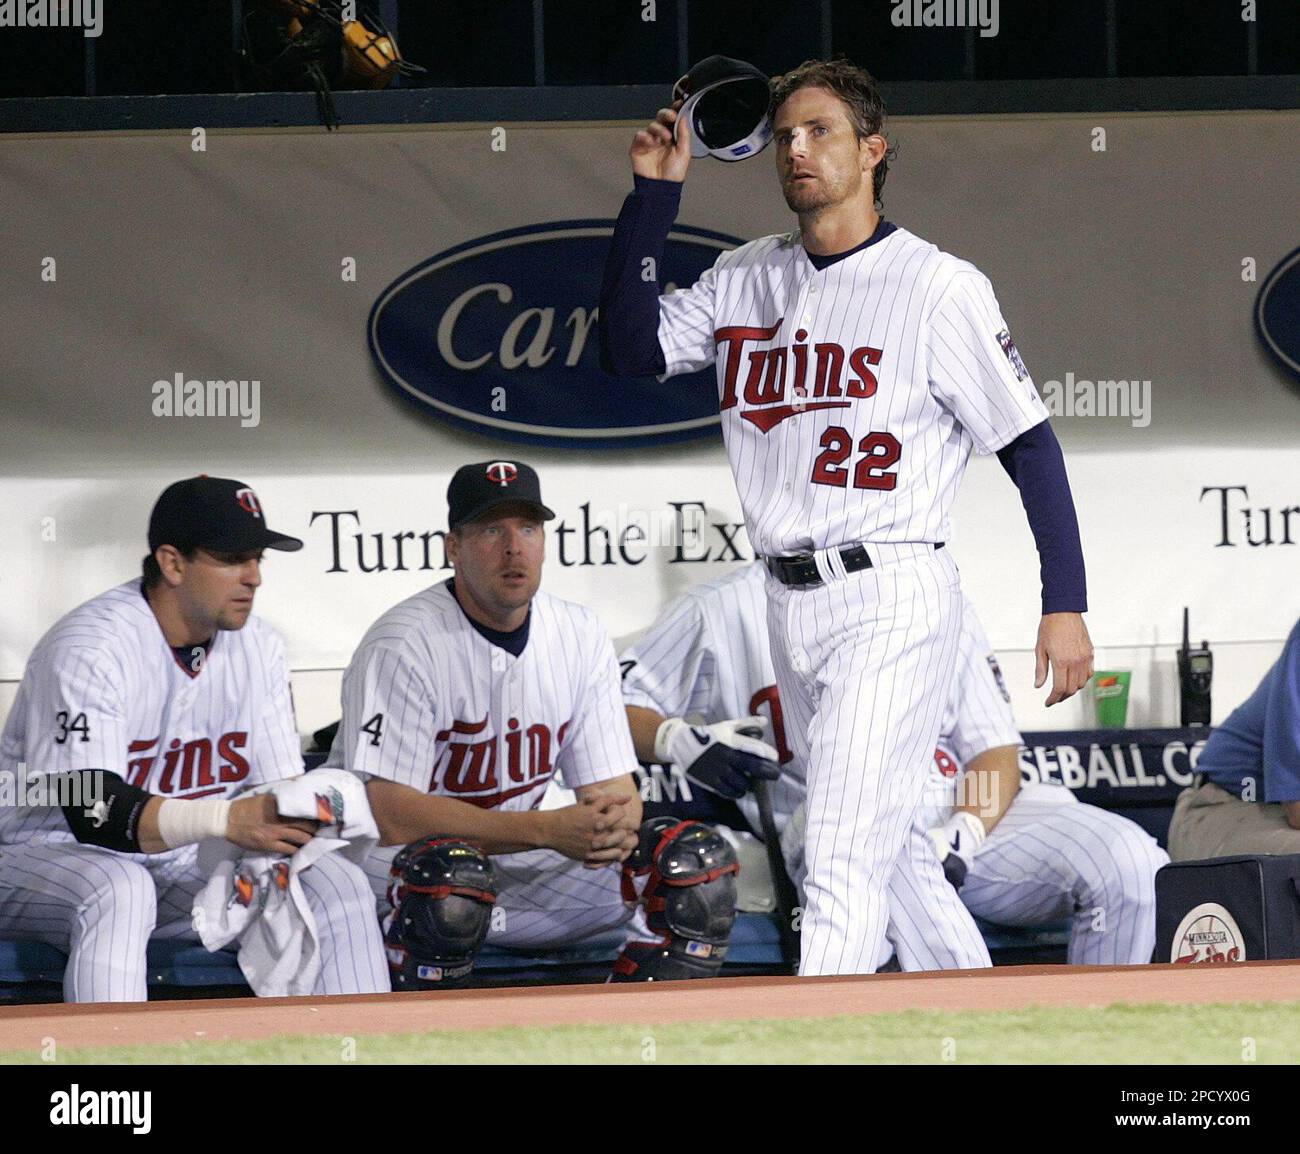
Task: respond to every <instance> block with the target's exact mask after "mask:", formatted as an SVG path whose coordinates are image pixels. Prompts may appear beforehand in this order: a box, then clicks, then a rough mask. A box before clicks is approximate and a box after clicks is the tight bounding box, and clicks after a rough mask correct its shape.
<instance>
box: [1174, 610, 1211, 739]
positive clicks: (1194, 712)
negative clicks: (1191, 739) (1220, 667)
mask: <svg viewBox="0 0 1300 1154" xmlns="http://www.w3.org/2000/svg"><path fill="white" fill-rule="evenodd" d="M1213 676H1214V655H1213V654H1212V653H1211V652H1210V644H1209V642H1208V641H1202V642H1201V647H1200V648H1199V649H1191V648H1189V646H1188V641H1187V609H1186V607H1184V609H1183V647H1182V648H1181V649H1180V650H1179V651H1178V689H1179V696H1180V698H1181V704H1182V724H1183V725H1209V724H1210V680H1211V679H1212V678H1213Z"/></svg>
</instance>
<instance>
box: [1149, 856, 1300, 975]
mask: <svg viewBox="0 0 1300 1154" xmlns="http://www.w3.org/2000/svg"><path fill="white" fill-rule="evenodd" d="M1269 958H1300V854H1276V855H1272V854H1251V855H1248V856H1244V857H1223V858H1212V859H1209V860H1206V861H1188V862H1176V863H1174V864H1172V865H1167V866H1165V867H1164V868H1163V869H1162V870H1160V872H1159V873H1157V874H1156V952H1155V955H1154V957H1153V958H1152V959H1151V960H1152V961H1153V962H1178V963H1181V964H1184V965H1204V964H1207V963H1209V964H1214V963H1229V962H1258V961H1263V960H1265V959H1269Z"/></svg>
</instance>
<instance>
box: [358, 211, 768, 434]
mask: <svg viewBox="0 0 1300 1154" xmlns="http://www.w3.org/2000/svg"><path fill="white" fill-rule="evenodd" d="M613 231H614V222H613V221H612V220H571V221H560V222H557V223H554V224H543V225H533V226H529V227H526V228H515V229H509V230H507V231H505V232H498V233H493V234H492V235H491V236H485V237H482V238H480V239H478V240H473V241H468V242H466V243H465V244H461V245H457V246H456V247H454V248H450V249H447V250H446V251H445V252H441V253H439V254H438V255H437V256H433V257H430V258H429V259H428V260H426V261H424V262H423V263H422V264H419V265H417V266H416V267H415V268H413V269H411V270H410V271H409V272H407V273H404V274H403V275H402V276H400V277H398V278H397V280H395V281H394V282H393V283H392V284H391V285H389V286H388V288H386V289H385V290H384V291H383V292H382V293H380V295H379V297H378V299H377V300H376V301H375V304H374V307H373V308H372V309H371V310H370V323H369V338H370V353H371V356H373V357H374V360H375V364H376V365H378V366H379V369H380V372H381V373H383V375H384V377H385V379H386V380H387V381H388V382H389V384H390V385H392V387H393V388H394V389H395V390H396V391H397V392H398V393H399V394H400V395H401V396H404V397H406V398H407V399H408V400H411V401H415V402H418V403H419V404H420V405H422V406H424V407H426V408H427V410H428V411H430V412H432V413H434V414H436V415H437V416H438V417H439V418H440V419H442V420H444V421H447V422H448V423H450V424H452V425H455V426H457V427H460V428H465V429H472V430H474V431H475V432H479V433H486V434H489V435H491V436H496V437H501V438H504V439H506V440H510V441H523V442H527V443H531V444H540V445H552V446H556V445H558V446H564V447H568V448H610V447H618V446H635V445H655V444H665V443H667V442H672V441H684V440H689V439H692V438H695V437H705V436H715V435H716V434H717V429H718V422H719V416H718V386H717V378H716V376H715V373H714V370H713V368H712V367H709V368H706V369H701V370H700V371H699V372H695V373H690V374H683V375H681V376H677V377H673V378H671V379H670V380H667V381H664V382H663V383H660V382H659V381H657V380H655V379H654V378H653V377H640V378H636V379H627V378H619V377H612V376H610V375H609V374H607V373H605V372H604V371H603V370H602V369H601V367H600V351H599V347H598V338H597V333H596V325H595V319H596V305H597V298H598V297H599V295H600V279H601V273H602V270H603V269H604V266H605V254H606V251H607V249H608V247H609V238H610V236H611V235H612V233H613ZM743 243H744V242H743V241H741V240H739V239H738V238H736V237H732V236H727V235H726V234H724V233H719V232H710V231H708V230H706V229H700V228H691V227H689V226H686V225H677V226H675V227H674V228H673V231H672V232H671V233H670V234H669V238H668V243H667V245H666V246H665V249H664V262H663V263H664V266H665V267H664V268H662V269H660V270H659V274H660V276H659V280H660V283H661V284H666V285H679V286H689V285H692V284H694V283H695V281H696V280H697V279H698V278H699V276H700V274H701V273H703V272H704V270H705V269H707V268H709V267H710V266H711V265H712V264H713V262H714V261H715V260H716V259H717V257H718V254H719V253H720V252H723V251H725V250H727V249H731V248H735V247H736V246H737V245H740V244H743Z"/></svg>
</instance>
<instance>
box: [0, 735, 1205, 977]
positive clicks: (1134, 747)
mask: <svg viewBox="0 0 1300 1154" xmlns="http://www.w3.org/2000/svg"><path fill="white" fill-rule="evenodd" d="M1209 732H1210V731H1209V730H1208V729H1205V728H1195V729H1096V730H1069V731H1066V730H1062V731H1049V732H1038V733H1025V734H1024V735H1023V737H1024V744H1023V746H1022V747H1021V751H1020V766H1021V777H1022V779H1023V780H1024V781H1041V782H1051V783H1055V784H1058V785H1064V786H1067V787H1068V788H1069V789H1071V790H1072V791H1073V792H1074V794H1075V796H1076V797H1078V799H1079V800H1080V801H1082V802H1085V803H1087V804H1089V805H1096V806H1099V807H1100V808H1102V809H1107V810H1111V811H1112V812H1114V813H1118V814H1121V815H1122V816H1124V817H1127V818H1129V819H1131V820H1132V821H1135V822H1136V823H1137V824H1138V825H1140V826H1142V828H1143V829H1145V830H1146V831H1147V832H1148V833H1150V834H1151V835H1152V836H1153V837H1155V839H1156V840H1157V841H1158V842H1159V843H1160V844H1161V845H1162V846H1165V845H1167V837H1168V832H1169V821H1170V818H1171V817H1172V816H1173V807H1174V800H1175V799H1176V798H1177V796H1178V793H1179V791H1180V790H1181V789H1182V788H1183V787H1184V786H1187V785H1190V784H1191V780H1192V774H1193V772H1194V767H1195V764H1196V758H1197V756H1198V755H1199V753H1200V750H1201V747H1202V746H1203V745H1204V743H1205V739H1206V738H1207V737H1208V736H1209ZM307 760H308V768H309V769H311V768H315V766H316V765H317V764H319V762H320V761H321V760H322V756H321V755H316V756H309V757H308V759H307ZM979 925H980V930H981V932H982V933H983V934H984V938H985V940H986V941H987V943H988V947H989V952H990V953H991V954H992V955H993V961H994V964H995V965H1014V964H1025V963H1031V962H1063V961H1064V960H1065V945H1066V942H1067V940H1068V937H1069V925H1068V923H1065V922H1061V923H1056V924H1051V925H1044V926H1033V927H1008V926H995V925H992V924H990V923H987V922H980V923H979ZM621 940H622V939H621V936H620V935H618V934H614V935H611V936H610V937H609V939H608V940H599V939H598V940H594V941H591V942H588V943H586V944H585V945H584V946H583V948H581V949H571V950H560V951H553V952H551V953H549V954H547V955H545V956H540V955H531V954H527V953H525V952H522V951H516V950H503V949H499V948H494V947H491V946H486V947H484V949H483V950H482V951H481V952H480V954H479V957H478V960H477V963H476V965H475V970H474V974H475V984H476V985H480V986H513V985H526V984H534V983H548V984H549V983H558V982H582V981H603V980H604V978H605V976H606V974H607V973H608V971H609V965H610V963H611V962H612V961H613V960H614V957H615V955H616V954H617V952H618V949H619V946H620V945H621ZM64 960H65V959H64V955H63V954H62V953H61V952H60V951H59V950H57V949H55V948H54V947H53V946H47V945H43V944H41V943H37V942H15V941H9V940H6V939H0V1002H2V1001H6V1000H8V1001H50V1000H55V1001H57V1000H58V999H59V997H60V989H61V983H62V978H63V966H64ZM780 966H781V948H780V938H779V934H778V929H777V922H776V918H775V916H773V915H770V914H741V915H739V917H738V918H737V919H736V926H735V929H734V931H733V933H732V938H731V949H730V951H729V952H728V956H727V963H726V965H725V966H724V967H723V970H722V973H723V974H724V975H727V974H765V973H775V972H780ZM149 987H150V996H151V997H156V998H178V997H199V996H201V997H215V996H221V995H223V994H224V995H238V994H246V993H247V992H248V991H247V986H246V985H245V983H244V980H243V975H242V974H241V973H240V971H239V967H238V965H237V963H236V961H235V954H234V953H233V952H232V951H220V952H218V953H215V954H210V953H208V952H207V951H206V950H205V949H203V947H202V946H199V945H194V944H189V943H178V942H165V941H154V942H151V943H150V945H149Z"/></svg>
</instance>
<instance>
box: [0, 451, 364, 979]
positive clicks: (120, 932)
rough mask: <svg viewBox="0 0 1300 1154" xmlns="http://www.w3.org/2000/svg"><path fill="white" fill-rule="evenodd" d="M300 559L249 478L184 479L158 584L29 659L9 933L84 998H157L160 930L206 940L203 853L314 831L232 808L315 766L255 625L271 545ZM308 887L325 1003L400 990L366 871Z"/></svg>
mask: <svg viewBox="0 0 1300 1154" xmlns="http://www.w3.org/2000/svg"><path fill="white" fill-rule="evenodd" d="M301 547H302V542H301V541H299V540H298V539H297V538H294V537H287V536H285V535H284V534H282V533H275V532H273V531H272V530H271V529H269V528H268V527H267V525H266V522H265V520H264V516H263V512H262V507H261V504H260V503H259V501H258V499H257V496H256V494H255V493H254V492H253V490H252V489H250V488H249V487H248V486H247V485H244V484H242V483H241V482H239V481H232V480H227V479H224V478H220V477H206V476H203V477H193V478H190V479H189V480H185V481H178V482H176V483H175V484H174V485H171V486H170V487H168V488H167V489H166V490H165V491H164V492H163V494H162V496H161V497H159V499H158V502H157V504H156V505H155V506H154V509H153V514H152V516H151V517H150V520H149V555H148V556H147V557H146V558H145V559H144V575H143V578H142V579H141V578H136V579H135V580H132V581H128V582H126V583H125V584H123V585H119V586H118V587H117V588H115V589H110V590H109V591H108V592H107V593H104V594H101V595H100V596H98V597H95V598H93V599H92V600H90V601H88V602H86V603H85V604H84V605H82V606H80V607H79V608H77V609H74V610H73V611H72V612H71V613H69V614H68V615H67V616H66V617H64V618H63V619H62V620H61V621H59V622H57V623H56V624H55V625H54V626H53V627H52V628H51V629H50V631H49V632H48V633H46V634H45V636H44V637H43V638H42V639H41V641H40V642H39V644H38V645H37V646H36V649H35V650H34V651H33V653H32V655H31V658H30V659H29V660H28V662H27V668H26V671H25V672H24V674H23V680H22V684H21V685H20V686H19V688H18V696H17V699H16V700H15V702H14V706H13V710H12V712H11V713H10V714H9V719H8V722H7V723H6V725H5V729H4V734H3V737H0V776H2V777H3V778H4V779H6V780H7V781H9V782H10V783H14V782H26V783H27V784H26V785H25V787H24V790H23V800H24V801H25V802H27V804H23V805H20V806H12V805H9V806H3V807H0V935H3V936H5V937H12V938H19V939H28V940H34V941H41V942H47V943H49V944H51V945H54V946H56V947H58V948H59V949H61V950H64V951H66V952H67V954H68V963H67V968H66V969H65V971H64V978H63V992H64V997H65V998H66V999H67V1000H68V1001H70V1002H84V1001H94V1002H107V1001H144V1000H145V998H146V989H145V974H146V971H145V947H146V945H147V944H148V942H149V939H150V937H160V938H174V939H186V940H196V941H197V940H198V935H197V933H196V932H195V931H194V929H193V927H192V924H191V909H192V907H193V904H194V897H195V894H196V893H198V891H199V890H200V889H201V888H202V887H203V885H204V883H205V881H206V880H207V879H206V878H205V877H204V876H203V874H202V873H201V872H200V871H199V868H198V864H197V857H198V853H197V843H198V842H200V841H202V840H203V839H205V838H226V839H227V840H229V841H230V842H233V843H234V844H235V845H237V846H240V847H242V848H244V849H247V850H253V851H257V852H261V853H268V852H274V853H283V854H293V853H294V852H296V851H297V850H298V849H299V848H300V847H301V846H303V845H305V844H306V843H307V842H308V841H309V840H310V839H311V837H312V833H313V831H314V829H316V828H317V825H316V823H314V822H306V821H284V820H281V819H280V817H279V815H278V813H277V812H276V808H275V801H274V798H273V797H271V796H270V795H266V794H263V795H260V796H255V797H247V798H236V799H233V800H232V795H233V794H234V793H236V792H237V791H239V790H241V789H242V788H244V787H246V786H252V785H259V784H263V783H271V782H275V781H279V780H281V779H284V778H289V777H293V776H295V775H297V774H300V773H301V772H302V769H303V765H302V756H301V753H300V750H299V742H298V734H297V729H296V726H295V724H294V716H293V705H292V701H291V699H290V696H289V674H288V670H287V669H286V667H285V657H284V644H283V642H282V641H281V640H280V637H279V635H278V634H276V633H275V631H274V630H272V629H271V628H270V627H269V626H267V625H266V624H264V623H263V622H262V621H260V620H259V619H258V618H256V617H254V616H252V610H253V599H254V596H255V594H256V592H257V589H258V587H259V586H260V585H261V583H262V576H261V562H262V554H263V550H266V549H283V550H294V549H300V548H301ZM33 786H37V787H40V788H39V789H35V790H34V789H33V788H32V787H33ZM300 880H301V883H302V886H303V889H304V891H305V892H306V895H307V900H308V902H309V904H310V906H311V910H312V913H313V915H314V917H315V920H316V927H317V933H318V939H319V950H320V961H321V967H320V973H319V978H318V979H317V987H316V990H315V992H317V993H322V994H351V993H374V992H378V991H383V990H387V989H388V988H389V982H388V972H387V967H386V965H385V961H384V952H383V941H382V938H381V936H380V934H379V931H378V927H377V926H374V924H373V912H372V911H373V898H372V897H371V894H370V888H369V885H368V884H367V882H366V878H365V875H364V874H363V873H362V871H361V868H360V867H359V866H356V865H354V864H352V863H350V862H348V861H346V860H344V859H343V858H342V857H341V856H340V855H338V854H329V855H327V856H325V857H324V858H322V859H321V860H320V861H318V862H316V863H315V864H314V865H312V866H311V867H310V868H309V869H306V870H304V871H303V872H302V873H301V875H300Z"/></svg>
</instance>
